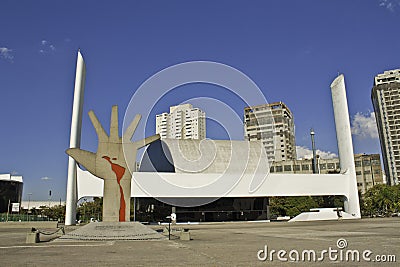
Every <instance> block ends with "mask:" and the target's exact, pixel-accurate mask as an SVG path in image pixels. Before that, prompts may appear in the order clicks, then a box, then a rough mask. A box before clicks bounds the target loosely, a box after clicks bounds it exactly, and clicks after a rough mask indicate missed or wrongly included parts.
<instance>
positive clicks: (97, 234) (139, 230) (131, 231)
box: [59, 222, 166, 241]
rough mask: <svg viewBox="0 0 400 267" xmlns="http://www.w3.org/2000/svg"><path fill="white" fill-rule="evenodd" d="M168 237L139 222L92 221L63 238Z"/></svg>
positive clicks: (138, 238)
mask: <svg viewBox="0 0 400 267" xmlns="http://www.w3.org/2000/svg"><path fill="white" fill-rule="evenodd" d="M150 239H160V240H162V239H166V238H165V237H164V236H163V235H161V234H159V233H157V232H156V231H154V230H153V229H150V228H149V227H147V226H145V225H143V224H141V223H138V222H91V223H89V224H87V225H85V226H82V227H81V228H79V229H77V230H75V231H73V232H70V233H68V234H66V235H63V236H61V237H60V238H59V240H60V241H63V240H150Z"/></svg>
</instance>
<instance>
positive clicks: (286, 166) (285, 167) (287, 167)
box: [284, 165, 292, 172]
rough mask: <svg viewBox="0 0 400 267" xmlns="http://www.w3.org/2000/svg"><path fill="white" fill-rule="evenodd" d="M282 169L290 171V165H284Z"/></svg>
mask: <svg viewBox="0 0 400 267" xmlns="http://www.w3.org/2000/svg"><path fill="white" fill-rule="evenodd" d="M284 169H285V172H290V171H292V165H285V166H284Z"/></svg>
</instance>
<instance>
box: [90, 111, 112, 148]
mask: <svg viewBox="0 0 400 267" xmlns="http://www.w3.org/2000/svg"><path fill="white" fill-rule="evenodd" d="M89 118H90V120H91V121H92V124H93V127H94V129H95V131H96V134H97V137H98V138H99V142H100V143H104V142H106V141H107V140H108V135H107V134H106V132H105V131H104V128H103V126H102V125H101V123H100V122H99V119H97V117H96V115H95V114H94V112H93V110H91V111H89Z"/></svg>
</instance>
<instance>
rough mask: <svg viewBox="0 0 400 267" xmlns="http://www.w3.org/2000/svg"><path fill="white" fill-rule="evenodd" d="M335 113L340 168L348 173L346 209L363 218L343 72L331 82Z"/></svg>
mask: <svg viewBox="0 0 400 267" xmlns="http://www.w3.org/2000/svg"><path fill="white" fill-rule="evenodd" d="M331 93H332V104H333V113H334V116H335V126H336V138H337V143H338V150H339V161H340V169H341V171H342V172H345V173H346V174H348V176H347V177H348V179H349V181H348V187H347V190H348V198H347V199H346V200H345V202H344V210H345V211H346V212H347V213H350V214H352V215H353V216H354V217H356V218H361V213H360V202H359V199H358V190H357V178H356V168H355V165H354V152H353V141H352V139H351V128H350V119H349V109H348V105H347V96H346V87H345V83H344V76H343V74H341V75H339V76H338V77H337V78H336V79H335V80H334V81H333V82H332V84H331Z"/></svg>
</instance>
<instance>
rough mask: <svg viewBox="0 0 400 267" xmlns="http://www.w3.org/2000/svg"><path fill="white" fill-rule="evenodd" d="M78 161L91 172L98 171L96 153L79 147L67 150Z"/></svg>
mask: <svg viewBox="0 0 400 267" xmlns="http://www.w3.org/2000/svg"><path fill="white" fill-rule="evenodd" d="M65 152H66V153H67V154H68V155H69V156H71V157H72V158H73V159H74V160H76V162H78V163H79V164H80V165H82V166H83V167H85V169H86V170H88V171H89V172H90V173H92V174H94V175H95V172H96V154H95V153H93V152H90V151H86V150H82V149H79V148H69V149H67V150H66V151H65Z"/></svg>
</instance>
